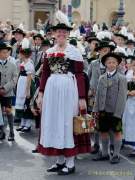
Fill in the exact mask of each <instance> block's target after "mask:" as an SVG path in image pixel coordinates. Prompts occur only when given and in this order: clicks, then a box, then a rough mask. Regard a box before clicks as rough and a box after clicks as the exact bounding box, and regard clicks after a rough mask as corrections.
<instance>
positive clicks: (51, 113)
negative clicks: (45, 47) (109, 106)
mask: <svg viewBox="0 0 135 180" xmlns="http://www.w3.org/2000/svg"><path fill="white" fill-rule="evenodd" d="M52 50H53V51H55V47H54V48H51V49H50V51H51V53H52ZM69 52H70V53H73V54H74V48H73V46H69V45H68V46H67V48H66V50H65V52H64V53H65V54H66V55H67V56H68V57H69V56H70V54H69ZM76 53H78V51H76ZM70 58H71V56H70ZM45 61H46V60H45ZM71 61H72V60H71ZM73 62H75V61H72V64H73ZM45 63H46V62H45ZM45 63H44V64H45ZM80 64H83V63H82V62H80ZM53 65H54V67H53V68H52V69H55V67H56V65H55V64H53ZM57 65H58V64H57ZM45 66H46V65H45ZM58 66H59V65H58ZM74 66H75V64H74ZM62 68H63V67H62ZM43 69H44V70H43V74H42V77H44V76H46V75H45V74H44V73H47V69H48V65H47V69H45V68H43ZM82 74H83V73H82V72H81V75H82ZM79 77H81V76H78V78H79ZM80 80H81V79H80ZM41 83H42V79H41ZM77 86H78V82H77V77H76V76H75V75H74V74H73V73H72V72H69V71H68V72H67V73H51V74H50V75H49V76H48V78H47V81H46V85H45V89H44V96H43V105H42V116H41V134H40V142H39V146H38V151H39V152H40V153H42V154H44V155H48V156H58V155H64V156H65V157H71V156H75V155H76V154H78V153H88V152H90V136H89V134H83V135H80V136H74V135H73V118H74V116H76V115H78V109H79V103H78V102H79V94H78V87H77ZM82 86H83V85H82Z"/></svg>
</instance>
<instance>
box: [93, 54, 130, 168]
mask: <svg viewBox="0 0 135 180" xmlns="http://www.w3.org/2000/svg"><path fill="white" fill-rule="evenodd" d="M101 61H102V63H103V64H104V65H105V66H106V68H107V71H106V73H105V74H104V75H102V76H101V77H100V79H99V82H98V88H97V93H96V100H95V106H94V109H93V111H94V112H97V113H99V120H98V128H99V132H100V133H101V143H102V154H98V156H97V157H96V158H95V161H105V160H109V159H110V162H111V163H112V164H115V163H119V161H120V155H119V153H120V148H121V142H122V133H121V131H122V120H121V118H122V115H123V112H124V107H125V103H126V98H127V81H126V77H125V76H124V75H122V74H120V73H119V72H118V71H117V67H118V65H119V64H120V63H121V61H122V59H121V57H120V56H119V55H118V54H116V53H109V54H107V55H105V56H104V57H103V58H102V60H101ZM110 130H111V131H113V132H114V154H113V156H109V153H108V145H109V131H110Z"/></svg>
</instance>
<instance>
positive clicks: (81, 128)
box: [73, 114, 96, 135]
mask: <svg viewBox="0 0 135 180" xmlns="http://www.w3.org/2000/svg"><path fill="white" fill-rule="evenodd" d="M73 127H74V134H75V135H81V134H84V133H93V132H94V130H95V127H96V123H95V119H94V118H93V117H92V115H90V114H85V115H80V116H76V117H74V119H73Z"/></svg>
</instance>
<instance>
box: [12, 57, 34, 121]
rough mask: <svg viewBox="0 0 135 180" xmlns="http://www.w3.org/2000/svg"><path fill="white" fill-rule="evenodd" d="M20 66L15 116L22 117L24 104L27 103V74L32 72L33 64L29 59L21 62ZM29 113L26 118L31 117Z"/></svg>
mask: <svg viewBox="0 0 135 180" xmlns="http://www.w3.org/2000/svg"><path fill="white" fill-rule="evenodd" d="M20 68H21V69H20V76H19V79H18V83H17V91H16V104H15V109H16V118H24V109H25V105H27V103H28V101H27V102H26V88H27V75H29V74H34V65H33V63H32V61H31V60H29V61H28V62H27V63H26V64H24V63H22V64H21V66H20ZM29 115H30V117H27V118H31V113H30V114H29ZM29 115H28V116H29ZM25 116H26V113H25Z"/></svg>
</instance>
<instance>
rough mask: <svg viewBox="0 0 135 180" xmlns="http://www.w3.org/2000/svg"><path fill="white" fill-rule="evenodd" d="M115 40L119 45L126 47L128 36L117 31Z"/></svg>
mask: <svg viewBox="0 0 135 180" xmlns="http://www.w3.org/2000/svg"><path fill="white" fill-rule="evenodd" d="M114 41H115V43H116V44H117V46H118V47H122V48H125V45H126V41H127V36H125V35H123V34H121V33H115V34H114Z"/></svg>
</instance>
